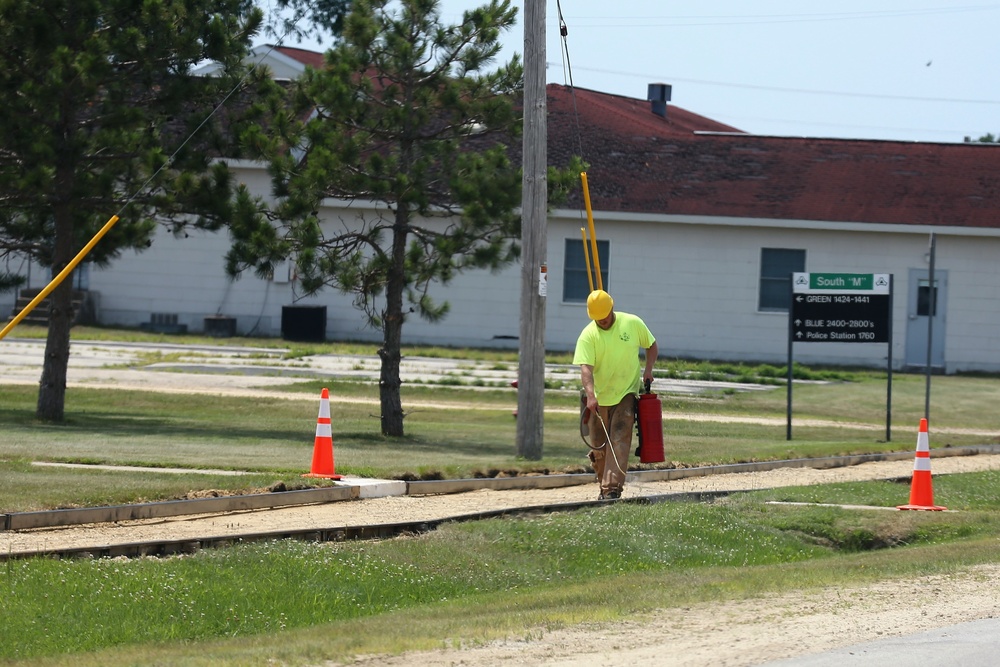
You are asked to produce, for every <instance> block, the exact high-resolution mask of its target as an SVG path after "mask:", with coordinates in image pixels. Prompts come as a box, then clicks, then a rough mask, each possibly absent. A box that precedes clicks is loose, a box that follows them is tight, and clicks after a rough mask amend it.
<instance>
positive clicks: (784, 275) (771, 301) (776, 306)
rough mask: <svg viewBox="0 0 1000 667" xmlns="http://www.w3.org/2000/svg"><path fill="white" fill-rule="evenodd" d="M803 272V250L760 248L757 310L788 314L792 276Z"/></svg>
mask: <svg viewBox="0 0 1000 667" xmlns="http://www.w3.org/2000/svg"><path fill="white" fill-rule="evenodd" d="M805 270H806V251H805V250H791V249H788V248H761V251H760V303H759V305H758V310H761V311H765V312H782V313H784V312H788V309H789V307H790V306H791V305H792V304H791V298H792V274H793V273H799V272H804V271H805Z"/></svg>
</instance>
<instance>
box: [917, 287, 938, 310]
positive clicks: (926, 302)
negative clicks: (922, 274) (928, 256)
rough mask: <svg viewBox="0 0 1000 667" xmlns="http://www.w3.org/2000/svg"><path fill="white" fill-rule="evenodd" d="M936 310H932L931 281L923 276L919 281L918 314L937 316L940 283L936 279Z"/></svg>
mask: <svg viewBox="0 0 1000 667" xmlns="http://www.w3.org/2000/svg"><path fill="white" fill-rule="evenodd" d="M933 296H934V302H933V303H934V308H933V310H934V312H933V313H932V312H931V281H930V280H929V279H927V278H921V279H920V280H919V281H918V282H917V315H918V316H920V317H936V316H937V305H938V301H937V300H938V285H937V281H936V280H935V281H934V295H933Z"/></svg>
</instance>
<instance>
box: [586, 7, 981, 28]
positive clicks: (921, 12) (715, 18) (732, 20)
mask: <svg viewBox="0 0 1000 667" xmlns="http://www.w3.org/2000/svg"><path fill="white" fill-rule="evenodd" d="M998 9H1000V5H997V4H993V5H967V6H963V7H929V8H924V9H899V10H876V11H860V12H821V13H815V14H736V15H710V14H705V15H688V16H662V15H659V16H622V15H620V14H619V15H616V16H578V17H576V19H575V20H574V24H573V27H574V28H581V29H586V28H600V29H602V30H605V29H611V28H662V27H700V26H712V25H758V24H774V23H817V22H820V23H822V22H829V21H856V20H871V19H886V18H906V17H912V16H936V15H940V14H958V13H969V12H989V11H996V10H998ZM587 21H592V22H593V23H587ZM618 21H634V22H635V23H618Z"/></svg>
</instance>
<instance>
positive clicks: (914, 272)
mask: <svg viewBox="0 0 1000 667" xmlns="http://www.w3.org/2000/svg"><path fill="white" fill-rule="evenodd" d="M928 274H929V272H928V271H927V269H910V280H909V283H908V289H907V301H906V314H907V322H906V366H907V367H909V368H927V337H928V334H929V335H930V338H931V340H930V343H931V368H932V369H934V368H939V369H943V368H944V324H945V314H946V313H947V312H948V308H947V306H948V272H947V271H940V270H937V271H934V283H935V285H934V288H935V291H934V294H933V296H934V312H931V296H932V293H931V284H930V276H929V275H928ZM931 320H933V325H931V324H930V323H931ZM928 325H931V326H932V327H933V328H932V329H931V330H930V331H928Z"/></svg>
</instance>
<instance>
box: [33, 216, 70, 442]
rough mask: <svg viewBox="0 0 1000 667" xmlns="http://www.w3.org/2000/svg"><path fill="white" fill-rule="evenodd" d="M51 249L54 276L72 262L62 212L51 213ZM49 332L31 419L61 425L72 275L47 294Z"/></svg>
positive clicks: (64, 403)
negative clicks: (52, 227) (35, 404)
mask: <svg viewBox="0 0 1000 667" xmlns="http://www.w3.org/2000/svg"><path fill="white" fill-rule="evenodd" d="M55 223H56V233H55V247H54V248H53V254H52V260H53V261H52V274H53V275H57V274H58V272H59V271H62V270H63V268H65V266H66V265H67V264H69V263H70V260H72V259H73V233H72V232H73V222H72V218H71V214H70V213H69V212H68V211H67V210H65V209H61V210H60V209H57V210H56V211H55ZM48 298H49V304H50V305H49V333H48V338H47V339H46V341H45V359H44V361H43V362H42V378H41V380H40V382H39V386H38V405H37V407H36V409H35V416H36V417H37V418H38V419H40V420H42V421H47V422H61V421H63V417H64V410H65V406H66V372H67V369H68V367H69V330H70V328H71V327H72V326H73V279H72V274H71V275H70V276H67V277H66V279H65V280H64V281H63V282H62V284H60V285H59V286H58V287H56V288H55V289H54V290H53V291H52V293H51V294H50V295H49V297H48Z"/></svg>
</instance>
